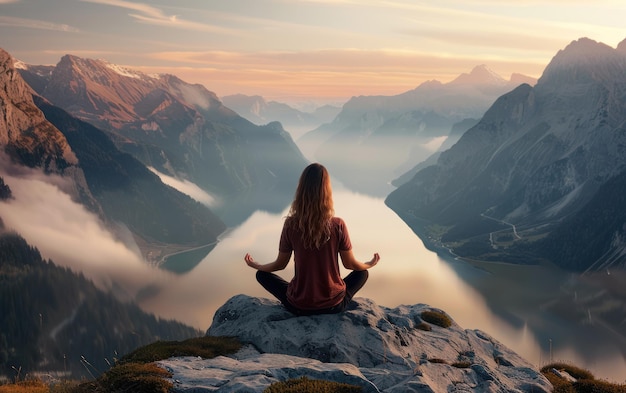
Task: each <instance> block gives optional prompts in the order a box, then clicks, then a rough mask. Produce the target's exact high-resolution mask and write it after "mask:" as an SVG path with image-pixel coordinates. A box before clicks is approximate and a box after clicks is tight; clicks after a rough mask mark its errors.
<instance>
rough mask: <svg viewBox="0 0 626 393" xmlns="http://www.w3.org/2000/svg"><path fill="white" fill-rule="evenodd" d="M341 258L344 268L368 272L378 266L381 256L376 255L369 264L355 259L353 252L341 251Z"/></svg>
mask: <svg viewBox="0 0 626 393" xmlns="http://www.w3.org/2000/svg"><path fill="white" fill-rule="evenodd" d="M339 256H341V263H342V264H343V266H344V267H345V268H346V269H349V270H367V269H369V268H370V267H374V266H376V264H377V263H378V261H379V260H380V255H378V253H374V257H373V258H372V259H371V260H370V261H369V262H365V263H363V262H360V261H358V260H357V259H356V258H355V257H354V254H353V253H352V250H347V251H339Z"/></svg>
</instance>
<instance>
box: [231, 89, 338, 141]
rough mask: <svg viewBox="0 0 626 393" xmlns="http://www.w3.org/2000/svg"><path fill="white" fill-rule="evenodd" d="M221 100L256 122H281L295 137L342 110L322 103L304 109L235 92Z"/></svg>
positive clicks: (327, 121)
mask: <svg viewBox="0 0 626 393" xmlns="http://www.w3.org/2000/svg"><path fill="white" fill-rule="evenodd" d="M221 100H222V102H223V103H224V105H226V106H227V107H229V108H230V109H232V110H234V111H235V112H237V113H238V114H239V115H241V116H242V117H244V118H246V119H248V120H250V121H251V122H252V123H254V124H258V125H262V124H267V123H270V122H273V121H278V122H280V123H281V124H282V125H283V126H284V127H285V129H287V130H288V131H289V133H290V134H291V135H292V137H293V138H294V139H298V138H299V137H300V136H302V134H303V133H305V132H307V131H311V130H313V129H315V128H317V127H318V126H320V125H321V124H326V123H330V122H331V121H332V120H333V119H334V118H335V116H337V114H338V113H339V112H340V110H341V108H340V107H337V106H333V105H322V106H319V107H316V108H315V109H314V110H311V111H302V110H299V109H296V108H294V107H292V106H290V105H288V104H285V103H282V102H277V101H267V100H266V99H265V98H263V97H261V96H258V95H255V96H248V95H245V94H234V95H228V96H224V97H221Z"/></svg>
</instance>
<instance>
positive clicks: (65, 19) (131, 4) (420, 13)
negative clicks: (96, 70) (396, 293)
mask: <svg viewBox="0 0 626 393" xmlns="http://www.w3.org/2000/svg"><path fill="white" fill-rule="evenodd" d="M625 20H626V2H625V1H623V0H595V1H581V0H567V1H566V0H438V1H426V0H422V1H420V0H414V1H409V0H389V1H374V0H175V1H174V0H171V1H166V0H152V1H147V0H145V1H143V2H142V1H130V0H54V1H49V0H0V47H1V48H3V49H5V50H6V51H8V52H9V53H11V54H12V55H13V56H14V57H16V58H17V59H19V60H22V61H24V62H26V63H28V64H56V63H57V62H58V61H59V59H60V57H61V56H63V55H64V54H73V55H77V56H81V57H88V58H100V59H105V60H107V61H110V62H112V63H116V64H120V65H124V66H127V67H131V68H135V69H140V70H142V71H144V72H147V73H163V72H166V73H171V74H174V75H177V76H179V77H181V78H182V79H184V80H186V81H188V82H193V83H201V84H203V85H204V86H206V87H207V88H208V89H209V90H212V91H214V92H215V93H216V94H218V95H219V96H224V95H229V94H235V93H244V94H248V95H254V94H258V95H263V96H264V97H266V98H268V99H275V100H279V101H284V102H297V101H307V100H313V101H318V102H321V101H328V102H343V101H345V100H346V99H348V98H349V97H351V96H355V95H379V94H380V95H394V94H399V93H402V92H405V91H407V90H410V89H413V88H415V87H416V86H418V85H419V84H420V83H422V82H424V81H426V80H432V79H437V80H439V81H441V82H448V81H450V80H452V79H454V78H455V77H456V76H458V75H459V74H461V73H463V72H469V71H470V70H471V69H472V68H473V67H474V66H476V65H480V64H486V65H487V66H488V67H490V68H491V69H492V70H494V71H495V72H497V73H498V74H500V75H502V76H503V77H505V78H508V77H510V75H511V73H513V72H517V73H522V74H526V75H529V76H534V77H539V76H540V75H541V73H542V71H543V69H544V68H545V66H546V65H547V64H548V62H549V61H550V59H551V58H552V57H553V56H554V55H555V54H556V52H557V51H558V50H559V49H563V48H564V47H565V46H566V45H567V44H569V43H570V42H571V41H573V40H576V39H578V38H580V37H589V38H591V39H593V40H596V41H600V42H603V43H605V44H607V45H609V46H611V47H616V46H617V44H618V43H619V42H620V41H622V40H623V39H625V38H626V28H625V26H626V25H625V24H624V21H625Z"/></svg>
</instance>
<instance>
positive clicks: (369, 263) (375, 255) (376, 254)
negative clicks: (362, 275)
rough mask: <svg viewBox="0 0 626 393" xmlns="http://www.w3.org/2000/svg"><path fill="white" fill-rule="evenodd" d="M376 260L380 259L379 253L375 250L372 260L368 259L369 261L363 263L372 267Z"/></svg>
mask: <svg viewBox="0 0 626 393" xmlns="http://www.w3.org/2000/svg"><path fill="white" fill-rule="evenodd" d="M378 261H380V255H378V253H377V252H376V253H374V257H373V258H372V260H371V261H369V262H365V264H366V265H369V267H374V266H376V264H377V263H378Z"/></svg>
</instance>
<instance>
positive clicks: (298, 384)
mask: <svg viewBox="0 0 626 393" xmlns="http://www.w3.org/2000/svg"><path fill="white" fill-rule="evenodd" d="M361 391H363V389H362V388H361V387H360V386H354V385H348V384H345V383H339V382H331V381H321V380H314V379H308V378H307V377H302V378H296V379H290V380H288V381H284V382H275V383H273V384H271V385H270V386H268V387H267V389H265V390H264V391H263V393H358V392H361Z"/></svg>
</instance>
